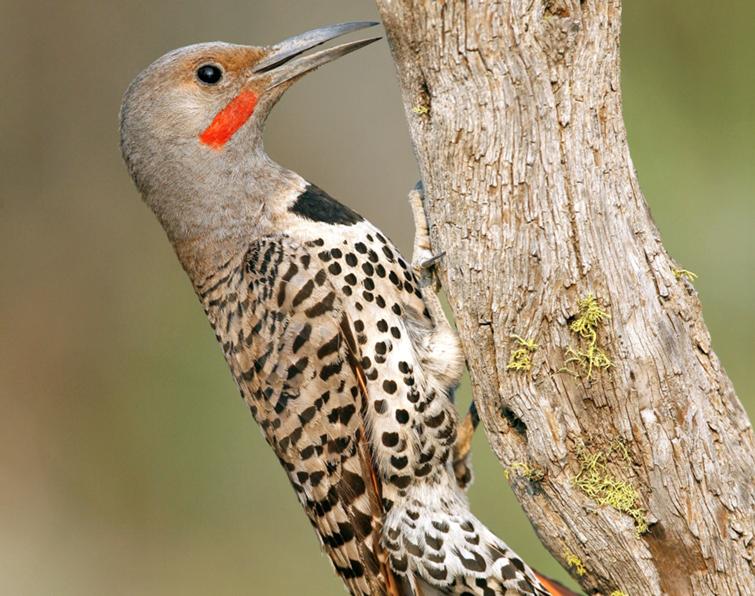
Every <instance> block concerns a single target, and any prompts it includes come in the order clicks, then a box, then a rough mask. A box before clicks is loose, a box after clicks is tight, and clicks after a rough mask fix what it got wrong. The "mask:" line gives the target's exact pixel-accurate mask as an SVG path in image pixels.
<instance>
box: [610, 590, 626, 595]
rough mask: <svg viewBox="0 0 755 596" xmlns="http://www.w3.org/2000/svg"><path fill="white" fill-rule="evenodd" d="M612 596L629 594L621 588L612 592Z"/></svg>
mask: <svg viewBox="0 0 755 596" xmlns="http://www.w3.org/2000/svg"><path fill="white" fill-rule="evenodd" d="M610 596H627V593H626V592H622V591H621V590H614V591H613V592H611V594H610Z"/></svg>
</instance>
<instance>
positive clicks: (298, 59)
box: [252, 21, 380, 89]
mask: <svg viewBox="0 0 755 596" xmlns="http://www.w3.org/2000/svg"><path fill="white" fill-rule="evenodd" d="M375 25H379V23H375V22H372V21H357V22H352V23H341V24H339V25H329V26H327V27H320V28H319V29H313V30H312V31H307V32H306V33H302V34H301V35H296V36H294V37H289V38H288V39H285V40H283V41H282V42H280V43H278V44H276V45H274V46H273V47H272V48H271V52H270V54H269V55H268V56H266V57H265V58H263V59H262V60H260V62H258V63H257V64H256V65H255V66H254V68H253V69H252V72H253V73H255V74H257V75H262V74H265V75H269V76H270V77H271V80H270V83H269V84H268V89H270V88H272V87H276V86H278V85H280V84H281V83H285V82H286V81H289V80H291V79H293V78H294V77H298V76H301V75H303V74H305V73H307V72H309V71H311V70H314V69H315V68H317V67H318V66H322V65H323V64H327V63H328V62H332V61H333V60H335V59H336V58H340V57H341V56H345V55H346V54H350V53H351V52H353V51H355V50H358V49H360V48H363V47H365V46H367V45H369V44H371V43H373V42H375V41H378V40H379V39H380V37H372V38H369V39H361V40H358V41H351V42H348V43H344V44H341V45H339V46H335V47H332V48H327V49H325V50H320V51H319V52H315V53H314V54H307V55H306V56H302V54H303V53H304V52H306V51H307V50H311V49H312V48H314V47H316V46H319V45H321V44H323V43H325V42H327V41H330V40H331V39H334V38H336V37H340V36H342V35H346V34H347V33H351V32H352V31H358V30H359V29H365V28H367V27H374V26H375Z"/></svg>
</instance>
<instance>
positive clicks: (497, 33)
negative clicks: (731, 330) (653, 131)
mask: <svg viewBox="0 0 755 596" xmlns="http://www.w3.org/2000/svg"><path fill="white" fill-rule="evenodd" d="M377 4H378V6H379V8H380V11H381V13H382V18H383V21H384V24H385V27H386V30H387V32H388V38H389V41H390V44H391V48H392V51H393V56H394V59H395V62H396V65H397V68H398V73H399V79H400V84H401V87H402V92H403V98H404V104H405V109H406V115H407V119H408V121H409V126H410V130H411V135H412V138H413V141H414V145H415V150H416V154H417V159H418V161H419V166H420V170H421V174H422V178H423V181H424V184H425V192H426V203H425V208H426V212H427V215H428V219H429V223H430V226H431V239H432V243H433V247H434V249H435V251H436V252H440V251H445V252H446V256H445V258H444V259H443V261H442V266H441V278H442V280H443V285H444V287H445V289H446V292H447V294H448V296H449V301H450V304H451V307H452V309H453V312H454V315H455V317H456V322H457V326H458V329H459V333H460V335H461V338H462V342H463V344H464V347H465V352H466V355H467V358H468V364H469V369H470V372H471V377H472V384H473V390H474V395H475V399H476V400H477V403H478V407H479V409H480V415H481V418H482V421H483V423H484V426H485V430H486V432H487V436H488V439H489V441H490V443H491V445H492V447H493V449H494V451H495V453H496V455H497V457H498V459H499V460H500V462H501V464H502V465H503V466H505V467H507V468H509V469H510V470H511V472H512V473H511V478H512V484H513V487H514V490H515V493H516V494H517V497H518V498H519V500H520V501H521V503H522V505H523V507H524V509H525V511H526V512H527V515H528V516H529V518H530V520H531V521H532V523H533V525H534V527H535V529H536V531H537V532H538V535H539V536H540V538H541V540H542V541H543V543H544V544H545V545H546V547H547V548H548V549H549V550H550V552H551V553H553V555H554V556H555V557H556V558H558V559H560V560H561V561H562V562H564V563H566V562H567V561H566V559H571V561H570V563H571V565H572V568H571V571H572V573H573V574H575V567H578V565H576V564H575V561H576V558H579V559H580V560H581V563H582V564H583V565H584V567H585V569H586V573H585V574H584V575H583V576H581V577H580V576H577V575H576V574H575V578H576V579H577V580H578V581H579V582H580V583H581V585H582V586H583V587H584V588H585V589H586V590H587V591H588V592H589V593H594V594H609V593H611V592H613V591H616V590H621V591H623V592H624V593H626V594H629V595H631V596H638V595H646V594H755V577H754V575H753V566H752V565H753V559H752V557H753V548H754V545H753V530H754V528H755V519H754V517H755V515H754V509H755V507H754V503H755V477H754V475H753V474H754V471H755V457H754V455H753V436H752V428H751V425H750V423H749V421H748V419H747V416H746V414H745V412H744V410H743V408H742V405H741V404H740V402H739V401H738V400H737V397H736V395H735V393H734V389H733V387H732V385H731V382H730V381H729V379H728V378H727V376H726V374H725V373H724V371H723V369H722V367H721V364H720V363H719V360H718V358H717V357H716V355H715V354H714V353H713V351H712V349H711V341H710V336H709V333H708V330H707V329H706V327H705V324H704V323H703V319H702V314H701V306H700V303H699V301H698V297H697V294H696V292H695V290H694V288H693V287H692V284H691V283H690V281H689V280H688V279H687V278H685V275H684V272H683V271H680V270H679V266H678V265H677V264H676V263H675V262H674V261H673V259H672V258H671V257H670V256H669V255H668V254H667V252H666V251H665V249H664V248H663V246H662V245H661V241H660V238H659V234H658V230H657V229H656V227H655V225H654V224H653V221H652V219H651V216H650V213H649V211H648V207H647V205H646V203H645V200H644V198H643V196H642V193H641V191H640V188H639V185H638V182H637V179H636V176H635V172H634V169H633V166H632V161H631V158H630V155H629V149H628V146H627V139H626V131H625V128H624V123H623V119H622V113H621V93H620V87H619V33H620V13H621V2H620V0H581V1H580V0H500V1H492V0H490V1H480V0H478V1H474V0H467V1H466V2H465V1H462V0H445V1H444V0H377ZM589 294H592V295H593V296H594V297H595V300H594V301H592V303H591V304H592V306H591V310H590V311H589V312H587V313H585V311H586V310H587V307H588V306H589V304H588V302H583V303H582V316H580V308H579V301H580V300H582V299H584V298H586V297H587V296H588V295H589ZM600 310H602V311H605V312H606V313H607V314H608V315H609V316H610V318H607V317H601V315H600V312H599V311H600ZM585 315H586V316H585ZM580 323H581V324H582V327H581V328H580V327H579V325H580ZM580 329H581V331H582V334H581V335H580V333H579V331H580ZM515 334H516V335H519V336H521V337H522V338H523V339H531V340H534V341H535V342H536V343H537V344H539V348H538V349H537V350H536V351H534V352H532V351H530V350H528V349H527V348H525V350H526V351H525V352H524V353H523V354H520V355H523V356H530V357H531V359H532V368H531V370H529V371H527V370H518V371H517V370H513V369H510V368H509V369H507V366H508V365H509V364H510V362H511V361H510V358H511V354H512V350H514V349H516V348H517V347H521V346H517V341H516V340H514V339H512V335H515ZM569 348H571V350H569ZM601 350H602V351H601ZM603 357H605V358H607V359H608V360H610V362H611V363H612V365H610V366H609V365H608V360H605V359H603ZM520 364H524V368H525V369H526V359H523V360H520ZM591 364H592V366H591ZM541 471H542V473H544V477H542V478H541V477H540V472H541ZM601 503H602V504H601ZM645 522H647V523H648V530H647V531H643V530H644V528H643V524H644V523H645ZM567 566H568V565H567Z"/></svg>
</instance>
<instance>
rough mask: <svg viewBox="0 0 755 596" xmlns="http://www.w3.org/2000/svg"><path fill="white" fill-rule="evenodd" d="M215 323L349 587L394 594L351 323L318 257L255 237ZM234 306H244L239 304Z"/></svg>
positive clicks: (255, 409) (280, 239)
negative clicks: (231, 299)
mask: <svg viewBox="0 0 755 596" xmlns="http://www.w3.org/2000/svg"><path fill="white" fill-rule="evenodd" d="M242 267H243V271H242V272H241V273H242V279H241V283H239V284H238V289H237V293H238V296H236V300H235V304H236V306H234V305H231V304H229V305H227V307H226V310H227V314H226V315H225V316H226V318H225V319H223V317H222V316H221V317H220V318H219V320H217V321H215V322H214V326H215V328H216V332H218V334H219V336H222V337H221V339H222V340H223V342H222V343H223V345H224V351H225V352H226V356H227V358H228V360H229V363H230V364H231V368H232V369H233V370H234V374H235V376H236V378H237V379H238V381H239V386H240V388H241V392H242V395H243V397H244V399H245V400H246V401H247V403H248V404H249V407H250V409H251V411H252V413H253V415H254V417H255V419H256V420H257V422H258V423H259V425H260V427H261V429H262V431H263V434H264V435H265V438H266V439H267V441H268V443H269V444H270V445H271V446H272V447H273V449H274V451H275V453H276V455H277V456H278V458H279V460H280V462H281V464H282V465H283V467H284V468H285V470H286V472H287V474H288V477H289V479H290V481H291V484H292V485H293V487H294V490H295V491H296V494H297V497H298V498H299V501H300V502H301V504H302V505H303V507H304V509H305V511H306V514H307V516H308V518H309V520H310V522H311V523H312V525H313V526H314V528H315V530H316V531H317V533H318V535H319V537H320V540H321V542H322V544H323V548H324V550H325V552H326V553H327V554H328V556H329V557H330V559H331V561H332V562H333V565H334V567H335V570H336V572H337V573H338V575H339V576H340V577H341V578H342V579H343V581H344V582H345V583H346V585H347V587H348V589H349V590H350V591H351V593H353V594H376V595H380V594H385V595H387V596H392V595H398V590H397V588H396V581H395V579H394V577H393V575H392V573H391V571H390V568H389V566H388V564H387V558H386V556H385V553H384V552H383V549H382V547H381V545H380V531H381V524H382V517H383V511H382V505H381V501H380V482H379V479H378V477H377V476H376V474H375V469H374V466H373V458H372V455H371V453H370V447H369V444H368V440H367V434H366V432H367V430H366V416H367V413H366V403H365V402H366V385H365V382H364V372H363V371H362V369H361V366H360V364H359V363H360V360H361V359H360V356H359V353H358V346H357V344H356V342H355V341H354V335H353V332H352V329H351V323H350V321H349V319H348V317H347V315H346V313H345V312H344V310H343V307H342V305H341V304H340V301H339V299H338V296H337V293H336V291H335V289H334V288H333V286H332V285H331V284H330V282H329V280H328V276H327V274H326V271H325V269H324V268H323V264H322V262H321V261H320V260H319V259H317V256H316V253H314V254H313V253H311V252H310V250H308V248H307V246H306V245H300V244H296V243H293V242H292V241H290V240H289V239H287V238H285V237H275V238H263V239H261V240H258V241H256V242H254V243H253V244H252V246H251V247H250V249H249V251H248V253H247V256H246V258H245V261H244V263H242ZM239 305H240V306H239Z"/></svg>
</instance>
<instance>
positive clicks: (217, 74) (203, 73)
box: [197, 64, 223, 85]
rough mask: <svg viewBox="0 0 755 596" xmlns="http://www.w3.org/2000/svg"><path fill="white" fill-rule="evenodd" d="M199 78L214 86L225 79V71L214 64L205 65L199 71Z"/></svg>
mask: <svg viewBox="0 0 755 596" xmlns="http://www.w3.org/2000/svg"><path fill="white" fill-rule="evenodd" d="M197 78H198V79H199V80H200V81H202V82H203V83H206V84H208V85H214V84H215V83H217V82H218V81H219V80H220V79H222V78H223V71H222V70H220V67H219V66H215V65H214V64H203V65H202V66H200V67H199V68H198V69H197Z"/></svg>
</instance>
